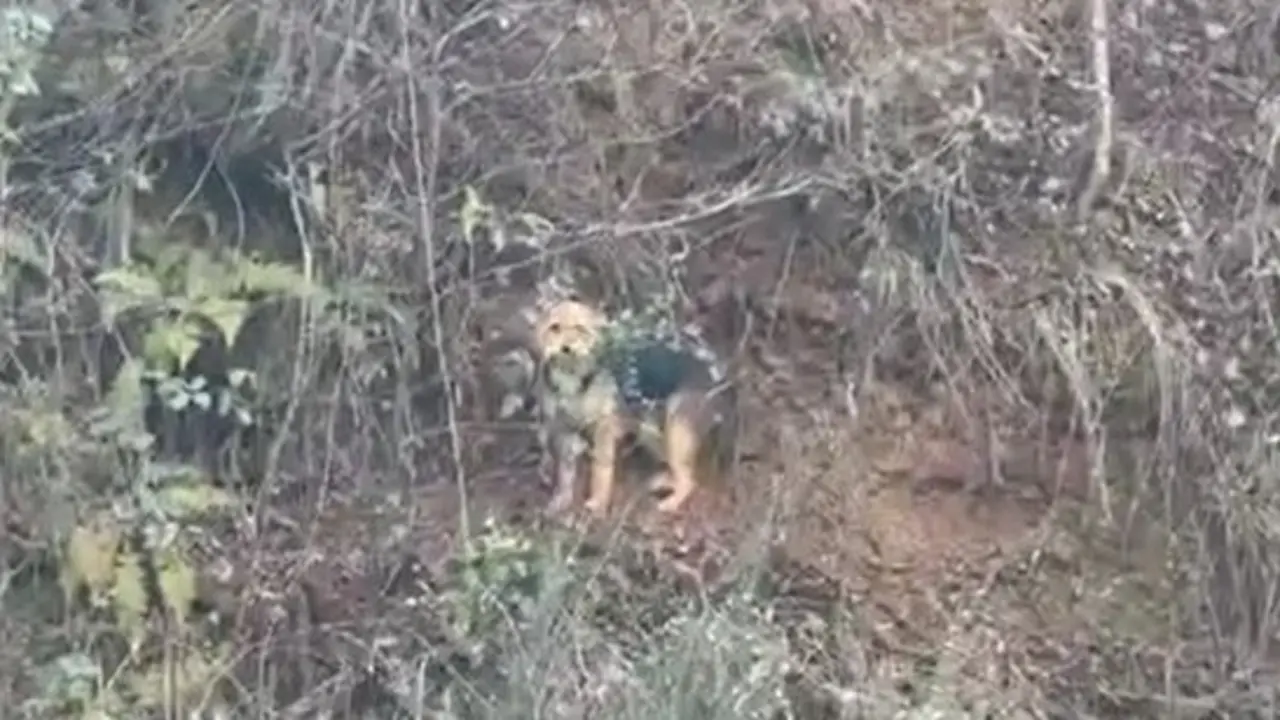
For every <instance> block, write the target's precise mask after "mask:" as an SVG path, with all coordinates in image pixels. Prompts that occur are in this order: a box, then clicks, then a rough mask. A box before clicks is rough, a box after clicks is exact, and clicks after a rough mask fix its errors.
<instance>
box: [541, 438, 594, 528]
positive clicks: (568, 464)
mask: <svg viewBox="0 0 1280 720" xmlns="http://www.w3.org/2000/svg"><path fill="white" fill-rule="evenodd" d="M551 444H552V448H551V458H552V464H554V466H555V494H554V495H552V496H551V503H550V504H549V505H548V506H547V510H548V511H549V512H551V513H552V514H557V515H558V514H560V513H562V512H564V511H565V510H568V509H569V508H570V507H572V506H573V502H574V500H575V497H576V496H577V494H578V463H579V461H580V460H581V459H582V455H583V453H584V452H585V451H586V443H585V442H583V440H582V438H581V437H580V436H579V435H578V434H577V433H575V432H570V431H568V430H565V429H561V430H559V431H558V432H557V433H556V434H555V436H554V437H553V438H552V439H551Z"/></svg>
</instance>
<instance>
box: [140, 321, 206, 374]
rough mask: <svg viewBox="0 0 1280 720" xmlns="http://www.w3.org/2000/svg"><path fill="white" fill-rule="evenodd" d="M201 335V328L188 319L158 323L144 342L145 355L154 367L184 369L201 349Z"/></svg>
mask: <svg viewBox="0 0 1280 720" xmlns="http://www.w3.org/2000/svg"><path fill="white" fill-rule="evenodd" d="M200 335H201V333H200V326H199V325H198V324H197V323H196V322H194V321H193V320H190V319H188V318H177V319H175V320H162V321H158V322H156V324H155V325H153V326H152V328H151V331H150V332H148V333H147V336H146V338H145V339H144V340H143V354H144V355H145V356H146V358H147V360H148V361H149V362H150V363H151V364H152V365H153V366H158V367H168V366H169V364H170V363H176V364H177V366H178V367H179V368H184V367H186V366H187V363H188V362H190V361H191V358H192V356H194V355H195V354H196V351H197V350H199V349H200Z"/></svg>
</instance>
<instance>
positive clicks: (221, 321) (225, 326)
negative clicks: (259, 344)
mask: <svg viewBox="0 0 1280 720" xmlns="http://www.w3.org/2000/svg"><path fill="white" fill-rule="evenodd" d="M195 311H196V312H197V313H199V314H201V315H203V316H204V317H205V318H207V319H208V320H209V322H211V323H213V324H214V325H216V326H218V330H219V332H221V333H222V337H223V338H224V339H225V340H226V341H227V347H231V346H232V345H235V342H236V337H237V336H238V335H239V334H240V328H241V326H243V325H244V321H245V318H246V317H248V315H249V303H248V301H245V300H233V299H231V298H225V297H213V296H210V297H205V298H204V299H202V300H200V301H199V303H198V304H197V305H196V307H195Z"/></svg>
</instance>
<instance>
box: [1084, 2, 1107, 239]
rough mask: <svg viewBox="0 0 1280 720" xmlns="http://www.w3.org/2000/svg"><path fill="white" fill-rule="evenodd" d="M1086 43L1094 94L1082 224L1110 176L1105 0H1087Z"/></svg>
mask: <svg viewBox="0 0 1280 720" xmlns="http://www.w3.org/2000/svg"><path fill="white" fill-rule="evenodd" d="M1089 15H1090V17H1089V40H1090V43H1091V45H1092V46H1093V86H1094V92H1095V93H1096V95H1097V102H1098V114H1097V120H1096V122H1097V135H1096V136H1095V137H1094V144H1093V167H1092V168H1091V169H1090V170H1089V179H1088V180H1087V181H1086V182H1085V185H1084V189H1083V190H1081V192H1080V196H1079V199H1078V201H1077V202H1078V204H1077V206H1076V219H1077V220H1078V221H1079V222H1082V223H1083V222H1085V221H1086V220H1087V219H1088V218H1089V213H1090V211H1092V210H1093V204H1094V203H1095V202H1097V200H1098V195H1099V194H1100V193H1101V192H1102V188H1103V186H1104V185H1106V183H1107V180H1108V179H1109V178H1110V176H1111V145H1112V142H1113V136H1112V133H1113V124H1114V115H1115V98H1114V97H1112V95H1111V57H1110V52H1111V48H1110V43H1109V41H1108V38H1107V0H1089Z"/></svg>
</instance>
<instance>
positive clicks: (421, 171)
mask: <svg viewBox="0 0 1280 720" xmlns="http://www.w3.org/2000/svg"><path fill="white" fill-rule="evenodd" d="M436 11H437V12H438V13H439V16H441V17H442V16H443V15H444V13H443V11H442V10H441V8H439V7H437V8H436ZM411 15H412V10H411V9H410V5H409V3H408V2H406V1H405V0H401V2H400V16H401V19H402V22H401V25H400V27H401V39H400V42H401V44H400V51H401V53H402V59H403V61H404V71H405V80H406V88H405V89H406V91H407V92H408V98H407V101H408V109H409V124H410V129H409V135H410V138H411V147H412V150H413V169H414V173H413V174H414V182H415V184H416V188H415V190H416V193H417V196H418V202H417V209H418V218H417V220H418V242H419V260H420V261H421V263H422V266H423V268H422V272H423V276H425V277H426V281H427V288H428V292H429V293H430V302H431V335H432V342H433V343H434V344H435V346H436V353H437V358H438V362H439V365H440V375H441V378H442V379H443V380H444V387H445V416H446V418H447V422H448V425H449V451H450V454H451V456H452V459H453V467H454V473H455V481H456V482H457V485H458V502H459V506H460V509H459V515H460V517H459V518H458V528H459V531H460V532H461V534H462V541H463V543H469V542H470V538H471V526H470V521H469V519H468V517H467V516H468V514H469V512H470V503H469V502H468V499H467V478H466V469H465V468H464V467H463V462H462V436H461V433H460V432H459V431H458V409H457V407H456V406H455V404H454V393H453V387H454V382H453V373H452V371H451V370H450V368H449V357H448V353H447V352H445V341H444V328H443V327H442V325H441V323H442V322H443V320H442V318H441V302H440V283H439V282H438V279H437V277H436V247H435V244H436V238H435V200H436V182H437V179H438V178H437V171H438V170H439V166H440V162H439V161H440V158H439V153H440V134H441V129H442V128H441V124H442V123H443V118H442V117H441V103H440V82H441V78H440V77H439V75H438V74H437V73H436V72H435V71H436V69H437V68H439V67H440V62H441V58H440V54H441V51H442V50H443V47H444V39H440V40H437V41H436V42H435V47H434V48H433V50H432V58H431V63H430V66H429V68H428V69H427V71H426V73H425V74H426V83H427V88H426V93H425V97H426V101H427V108H426V111H427V125H426V127H425V128H424V127H423V125H422V119H421V114H420V112H419V108H418V93H419V91H420V86H419V83H418V77H419V73H417V72H415V71H413V70H412V68H413V67H414V65H415V63H414V61H413V57H412V55H411V54H410V52H409V49H410V47H411V43H410V36H409V30H408V28H409V27H411V25H412V23H410V16H411ZM424 129H425V130H426V132H428V133H429V134H430V135H429V137H428V139H427V142H428V144H429V147H425V148H424V147H423V143H422V131H423V130H424Z"/></svg>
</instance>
